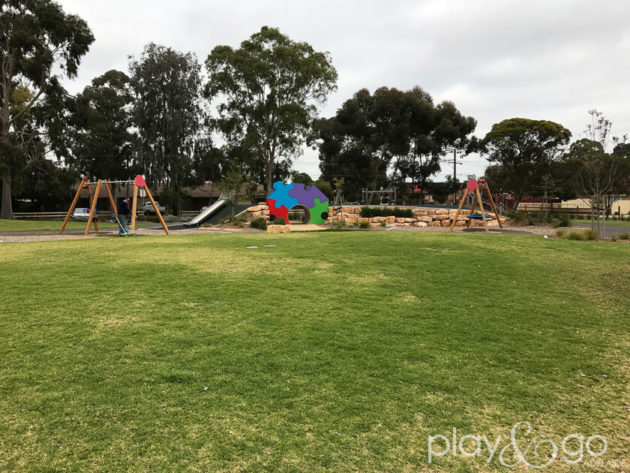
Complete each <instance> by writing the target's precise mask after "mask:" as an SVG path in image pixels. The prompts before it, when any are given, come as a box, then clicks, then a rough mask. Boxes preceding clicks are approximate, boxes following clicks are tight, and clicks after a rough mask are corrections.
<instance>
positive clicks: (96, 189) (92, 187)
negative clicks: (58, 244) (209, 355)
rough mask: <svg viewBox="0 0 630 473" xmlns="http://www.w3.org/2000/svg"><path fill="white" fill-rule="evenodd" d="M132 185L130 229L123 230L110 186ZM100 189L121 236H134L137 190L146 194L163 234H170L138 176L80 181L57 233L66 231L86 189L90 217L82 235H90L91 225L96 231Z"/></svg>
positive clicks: (146, 187) (149, 193)
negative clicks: (107, 201)
mask: <svg viewBox="0 0 630 473" xmlns="http://www.w3.org/2000/svg"><path fill="white" fill-rule="evenodd" d="M132 183H133V199H132V204H131V229H128V228H125V227H124V226H123V225H122V223H121V222H120V218H119V215H118V207H117V206H116V201H115V200H114V196H113V194H112V190H111V188H110V184H132ZM101 187H105V191H106V192H107V197H108V198H109V203H110V204H111V206H112V209H113V211H114V217H115V220H116V222H117V223H118V226H119V228H120V234H121V236H135V231H136V210H137V208H138V189H139V188H143V189H144V190H145V192H146V193H147V197H148V198H149V200H150V201H151V204H152V205H153V209H154V210H155V215H157V217H158V219H159V220H160V223H161V224H162V228H164V233H166V234H167V235H169V234H170V232H169V230H168V227H167V226H166V222H165V221H164V219H163V218H162V214H161V212H160V209H159V208H158V206H157V204H156V203H155V200H154V199H153V196H152V195H151V191H150V190H149V187H148V186H147V183H146V182H145V180H144V177H142V176H141V175H140V174H138V175H137V176H136V178H135V179H133V180H126V181H110V180H109V179H99V180H98V181H96V182H90V180H89V179H87V178H83V179H81V183H80V184H79V189H78V190H77V193H76V194H75V195H74V199H73V200H72V204H70V208H69V209H68V213H67V214H66V218H65V219H64V221H63V224H62V225H61V230H60V231H59V233H63V232H64V230H65V229H66V225H67V224H68V221H69V220H70V217H71V216H72V212H74V208H75V207H76V205H77V202H78V201H79V197H80V195H81V191H82V190H83V189H86V188H87V190H88V192H89V196H90V199H89V200H90V215H89V217H88V221H87V225H86V227H85V233H84V235H89V234H90V227H91V226H92V224H93V225H94V230H95V231H98V222H97V219H96V218H95V215H96V204H97V201H98V197H99V195H100V192H101Z"/></svg>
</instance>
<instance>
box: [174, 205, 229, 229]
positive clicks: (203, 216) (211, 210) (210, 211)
mask: <svg viewBox="0 0 630 473" xmlns="http://www.w3.org/2000/svg"><path fill="white" fill-rule="evenodd" d="M226 203H227V201H226V200H225V199H219V200H217V201H216V202H215V203H214V204H212V205H211V206H210V207H208V208H207V209H206V210H204V211H203V212H201V213H200V214H199V215H197V216H196V217H195V218H193V219H192V220H191V221H190V222H186V223H184V225H185V226H186V227H196V226H199V225H201V224H202V223H203V222H205V221H206V220H208V219H209V218H210V217H212V216H213V215H214V214H215V213H216V212H217V211H218V210H219V209H220V208H221V207H223V206H224V205H225V204H226Z"/></svg>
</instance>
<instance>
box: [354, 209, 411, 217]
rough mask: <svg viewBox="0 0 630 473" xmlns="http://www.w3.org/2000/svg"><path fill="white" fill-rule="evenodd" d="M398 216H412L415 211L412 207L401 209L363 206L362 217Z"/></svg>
mask: <svg viewBox="0 0 630 473" xmlns="http://www.w3.org/2000/svg"><path fill="white" fill-rule="evenodd" d="M391 216H393V217H398V218H412V217H413V211H412V210H411V209H401V208H398V207H394V208H387V207H361V217H364V218H370V217H391Z"/></svg>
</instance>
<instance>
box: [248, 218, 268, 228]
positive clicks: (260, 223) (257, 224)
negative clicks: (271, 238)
mask: <svg viewBox="0 0 630 473" xmlns="http://www.w3.org/2000/svg"><path fill="white" fill-rule="evenodd" d="M249 226H250V227H252V228H257V229H258V230H267V219H264V218H262V217H258V218H255V219H254V220H252V221H251V222H249Z"/></svg>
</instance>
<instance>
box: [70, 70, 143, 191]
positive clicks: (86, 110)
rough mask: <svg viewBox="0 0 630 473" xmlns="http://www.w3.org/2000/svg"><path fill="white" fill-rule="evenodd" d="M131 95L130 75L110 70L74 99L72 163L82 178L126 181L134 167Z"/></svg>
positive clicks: (94, 80)
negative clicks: (105, 178)
mask: <svg viewBox="0 0 630 473" xmlns="http://www.w3.org/2000/svg"><path fill="white" fill-rule="evenodd" d="M132 100H133V97H132V93H131V89H130V85H129V77H128V76H127V74H125V73H124V72H121V71H117V70H111V71H108V72H106V73H105V74H103V75H102V76H99V77H96V78H95V79H93V80H92V83H91V85H89V86H87V87H86V88H85V89H83V92H81V93H80V94H78V95H77V96H76V98H75V100H74V104H73V107H72V109H73V110H72V115H71V123H72V127H71V130H72V132H71V135H72V139H71V145H70V146H71V148H72V155H71V158H70V159H69V160H68V161H69V163H70V164H71V165H72V166H73V167H74V168H75V169H76V170H78V171H79V172H80V173H81V174H82V175H84V176H87V177H90V178H93V179H97V178H103V177H107V178H111V179H126V178H128V177H129V176H131V175H132V174H133V173H134V170H133V169H132V168H131V166H132V157H133V138H134V136H133V134H132V132H131V131H130V130H131V125H132V123H131V105H132Z"/></svg>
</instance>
